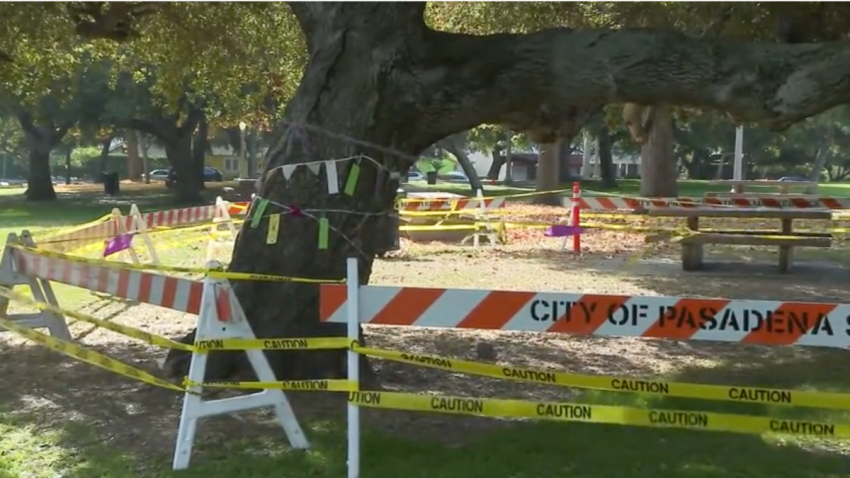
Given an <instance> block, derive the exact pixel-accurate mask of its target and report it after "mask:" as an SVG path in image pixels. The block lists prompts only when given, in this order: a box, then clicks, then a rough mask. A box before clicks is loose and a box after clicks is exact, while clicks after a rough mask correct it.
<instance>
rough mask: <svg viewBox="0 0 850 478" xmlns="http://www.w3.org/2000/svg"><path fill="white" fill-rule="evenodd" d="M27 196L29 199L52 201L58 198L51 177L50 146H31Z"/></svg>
mask: <svg viewBox="0 0 850 478" xmlns="http://www.w3.org/2000/svg"><path fill="white" fill-rule="evenodd" d="M25 194H26V197H27V200H29V201H52V200H54V199H56V191H55V190H54V189H53V180H52V178H51V177H50V148H49V147H31V148H30V154H29V174H28V175H27V191H26V193H25Z"/></svg>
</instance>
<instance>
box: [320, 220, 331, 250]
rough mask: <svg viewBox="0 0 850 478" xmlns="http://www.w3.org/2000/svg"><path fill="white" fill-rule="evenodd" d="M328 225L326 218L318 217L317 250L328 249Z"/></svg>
mask: <svg viewBox="0 0 850 478" xmlns="http://www.w3.org/2000/svg"><path fill="white" fill-rule="evenodd" d="M330 229H331V227H330V224H329V223H328V218H326V217H320V218H319V249H322V250H324V249H327V248H328V235H329V233H330Z"/></svg>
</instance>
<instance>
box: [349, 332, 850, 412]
mask: <svg viewBox="0 0 850 478" xmlns="http://www.w3.org/2000/svg"><path fill="white" fill-rule="evenodd" d="M353 350H354V351H355V352H357V353H359V354H363V355H368V356H371V357H378V358H382V359H386V360H392V361H395V362H403V363H408V364H412V365H418V366H421V367H428V368H434V369H439V370H446V371H450V372H455V373H465V374H469V375H478V376H481V377H491V378H500V379H504V380H513V381H518V382H527V383H541V384H546V385H558V386H561V387H575V388H587V389H594V390H606V391H611V392H637V393H646V394H652V395H662V396H669V397H682V398H697V399H705V400H724V401H731V402H744V403H763V404H767V405H787V406H797V407H815V408H829V409H837V410H850V394H848V393H833V392H809V391H805V390H781V389H773V388H759V387H751V386H725V385H702V384H696V383H676V382H667V381H661V380H642V379H635V378H629V377H605V376H598V375H583V374H573V373H564V372H553V371H544V370H533V369H524V368H516V367H507V366H503V365H495V364H487V363H479V362H472V361H468V360H456V359H452V358H444V357H437V356H433V355H413V354H406V353H402V352H397V351H395V350H383V349H374V348H367V347H360V346H358V345H356V344H355V345H353Z"/></svg>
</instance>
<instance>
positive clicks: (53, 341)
mask: <svg viewBox="0 0 850 478" xmlns="http://www.w3.org/2000/svg"><path fill="white" fill-rule="evenodd" d="M0 327H3V328H4V329H6V330H9V331H11V332H14V333H16V334H18V335H20V336H22V337H25V338H27V339H30V340H32V341H33V342H37V343H39V344H41V345H43V346H45V347H47V348H49V349H51V350H55V351H57V352H59V353H62V354H65V355H67V356H69V357H73V358H75V359H78V360H80V361H82V362H85V363H87V364H90V365H94V366H95V367H99V368H102V369H104V370H108V371H110V372H114V373H117V374H118V375H122V376H124V377H127V378H131V379H134V380H139V381H141V382H144V383H147V384H149V385H154V386H156V387H161V388H165V389H168V390H174V391H175V392H181V393H183V392H185V391H186V390H185V389H183V388H182V387H178V386H177V385H174V384H173V383H171V382H168V381H166V380H163V379H161V378H159V377H157V376H155V375H151V374H149V373H148V372H145V371H144V370H141V369H138V368H135V367H133V366H130V365H127V364H125V363H123V362H120V361H118V360H115V359H112V358H109V357H107V356H106V355H101V354H99V353H97V352H94V351H92V350H88V349H86V348H83V347H80V346H79V345H77V344H74V343H71V342H66V341H64V340H60V339H57V338H56V337H50V336H48V335H44V334H42V333H40V332H36V331H35V330H33V329H31V328H29V327H23V326H20V325H18V324H16V323H14V322H12V321H11V320H9V317H7V316H5V315H2V314H0Z"/></svg>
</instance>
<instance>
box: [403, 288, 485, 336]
mask: <svg viewBox="0 0 850 478" xmlns="http://www.w3.org/2000/svg"><path fill="white" fill-rule="evenodd" d="M489 294H490V291H487V290H464V289H448V290H446V291H445V292H444V293H443V295H442V296H440V298H439V299H437V301H436V302H434V303H433V304H431V307H429V308H428V309H427V310H426V311H425V312H423V313H422V315H420V316H419V318H418V319H417V320H416V322H414V325H415V326H416V327H455V326H457V324H458V323H459V322H460V321H461V320H462V319H463V318H464V317H466V315H467V314H469V313H470V312H472V309H474V308H475V307H477V306H478V304H480V303H481V301H482V300H484V298H485V297H487V296H488V295H489Z"/></svg>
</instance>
